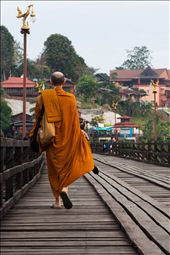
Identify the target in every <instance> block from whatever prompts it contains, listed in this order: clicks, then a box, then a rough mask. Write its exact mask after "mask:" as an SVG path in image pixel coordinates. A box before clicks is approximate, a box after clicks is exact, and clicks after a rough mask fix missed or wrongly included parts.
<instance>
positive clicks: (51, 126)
mask: <svg viewBox="0 0 170 255" xmlns="http://www.w3.org/2000/svg"><path fill="white" fill-rule="evenodd" d="M38 103H39V106H40V107H41V108H44V105H43V104H42V97H41V96H40V97H39V98H38ZM54 138H55V123H54V122H48V120H47V114H46V112H45V111H44V114H43V116H42V120H41V126H40V128H39V130H38V139H39V142H40V145H41V146H42V147H43V148H46V147H48V146H49V145H50V144H51V143H53V141H54Z"/></svg>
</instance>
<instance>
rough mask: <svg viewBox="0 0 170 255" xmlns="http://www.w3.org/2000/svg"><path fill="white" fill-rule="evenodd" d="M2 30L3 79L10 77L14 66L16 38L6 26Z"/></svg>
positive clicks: (0, 27)
mask: <svg viewBox="0 0 170 255" xmlns="http://www.w3.org/2000/svg"><path fill="white" fill-rule="evenodd" d="M0 30H1V81H2V80H6V79H8V77H9V76H10V74H11V71H12V67H13V66H14V64H15V62H14V44H15V42H14V38H13V36H12V35H11V33H10V32H9V31H8V29H7V28H6V27H5V26H0Z"/></svg>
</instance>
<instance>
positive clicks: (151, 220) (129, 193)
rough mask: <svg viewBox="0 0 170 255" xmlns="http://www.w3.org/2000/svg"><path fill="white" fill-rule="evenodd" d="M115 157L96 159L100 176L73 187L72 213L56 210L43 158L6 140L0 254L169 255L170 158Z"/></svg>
mask: <svg viewBox="0 0 170 255" xmlns="http://www.w3.org/2000/svg"><path fill="white" fill-rule="evenodd" d="M95 148H96V147H95ZM138 152H139V151H138ZM114 153H115V152H113V148H111V149H110V151H109V153H108V152H107V153H106V154H103V153H102V154H101V150H100V151H98V153H94V159H95V164H96V165H97V166H98V168H99V170H100V174H99V176H98V175H95V174H93V173H89V174H86V175H85V176H84V177H82V178H80V179H79V180H77V181H76V182H75V183H74V184H72V185H71V186H70V191H69V194H70V197H71V199H72V202H73V208H72V209H71V210H66V209H64V208H63V207H62V208H61V209H52V208H50V205H51V204H52V203H53V197H52V194H51V190H50V187H49V183H48V178H47V166H46V162H45V157H44V155H36V154H34V155H33V154H32V153H31V152H30V150H29V145H28V142H27V141H16V140H13V139H1V169H2V170H1V171H2V172H1V176H0V177H1V178H0V182H1V199H0V202H1V217H3V218H2V222H1V254H2V255H5V254H8V255H9V254H11V255H20V254H24V255H27V254H28V255H29V254H32V255H33V254H45V255H48V254H49V255H50V254H65V255H69V254H77V255H78V254H84V255H85V254H93V255H99V254H105V255H106V254H117V255H119V254H121V255H122V254H127V255H130V254H131V255H132V254H145V255H148V254H149V255H157V254H170V211H169V207H170V193H169V189H170V176H169V168H168V163H167V162H168V157H169V151H168V152H167V155H166V156H165V153H164V155H163V157H164V158H166V157H167V160H166V159H164V160H163V162H165V166H161V164H159V165H154V164H148V163H144V162H143V161H134V160H132V159H126V158H122V154H121V157H115V156H114V155H113V154H114ZM122 153H125V149H124V152H122ZM161 153H162V152H161ZM126 155H127V152H126ZM131 155H132V151H131ZM145 155H146V153H145ZM157 156H158V154H157ZM151 157H152V155H150V158H151ZM162 165H163V164H162Z"/></svg>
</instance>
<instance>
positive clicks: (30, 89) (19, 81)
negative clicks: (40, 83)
mask: <svg viewBox="0 0 170 255" xmlns="http://www.w3.org/2000/svg"><path fill="white" fill-rule="evenodd" d="M35 85H36V83H35V82H33V81H30V80H28V79H26V94H27V97H34V96H37V91H36V89H35ZM1 86H2V88H3V89H4V91H5V94H7V95H9V96H14V97H22V96H23V78H21V77H9V79H8V80H5V81H3V82H2V83H1Z"/></svg>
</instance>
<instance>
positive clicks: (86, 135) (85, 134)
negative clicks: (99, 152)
mask: <svg viewBox="0 0 170 255" xmlns="http://www.w3.org/2000/svg"><path fill="white" fill-rule="evenodd" d="M81 132H82V133H83V135H84V136H85V137H86V138H87V140H89V136H88V134H87V133H86V132H85V131H84V130H82V129H81Z"/></svg>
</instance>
